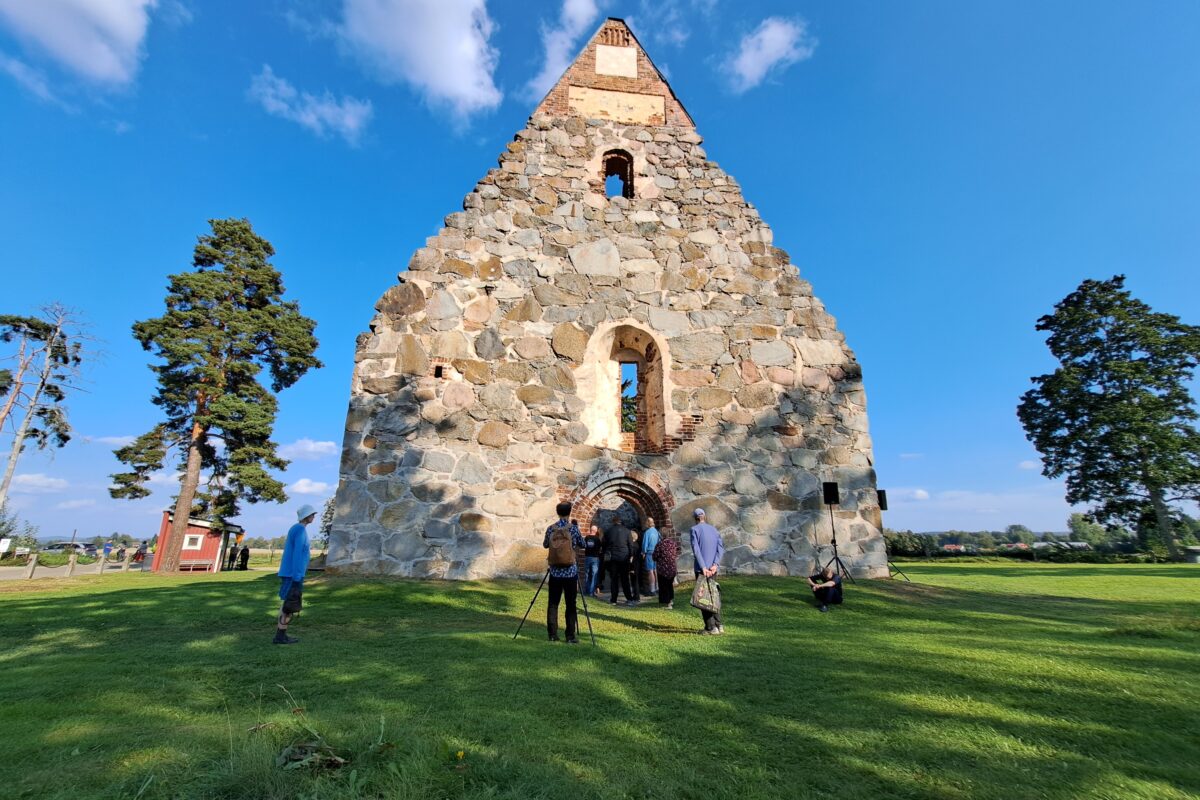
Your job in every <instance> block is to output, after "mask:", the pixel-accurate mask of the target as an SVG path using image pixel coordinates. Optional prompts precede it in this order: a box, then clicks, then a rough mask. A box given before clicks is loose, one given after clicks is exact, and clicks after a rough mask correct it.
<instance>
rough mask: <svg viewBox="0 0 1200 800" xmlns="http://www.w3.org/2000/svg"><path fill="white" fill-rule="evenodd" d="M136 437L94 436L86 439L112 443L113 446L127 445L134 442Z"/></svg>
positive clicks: (99, 442)
mask: <svg viewBox="0 0 1200 800" xmlns="http://www.w3.org/2000/svg"><path fill="white" fill-rule="evenodd" d="M136 438H137V437H136V436H93V437H89V438H87V439H86V441H88V442H95V443H96V444H107V445H112V446H113V447H126V446H128V445H131V444H133V442H134V440H135V439H136Z"/></svg>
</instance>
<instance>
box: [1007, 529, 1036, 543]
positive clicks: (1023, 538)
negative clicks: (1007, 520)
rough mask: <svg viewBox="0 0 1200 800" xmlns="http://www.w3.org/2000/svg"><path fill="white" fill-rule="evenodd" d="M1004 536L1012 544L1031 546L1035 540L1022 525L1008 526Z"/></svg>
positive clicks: (1031, 532) (1030, 532) (1031, 533)
mask: <svg viewBox="0 0 1200 800" xmlns="http://www.w3.org/2000/svg"><path fill="white" fill-rule="evenodd" d="M1004 536H1005V537H1006V538H1007V539H1008V541H1010V542H1012V543H1013V544H1018V543H1019V544H1033V543H1034V541H1035V540H1036V538H1037V537H1035V536H1034V535H1033V531H1031V530H1029V528H1026V527H1025V526H1024V525H1009V526H1008V527H1007V528H1005V529H1004Z"/></svg>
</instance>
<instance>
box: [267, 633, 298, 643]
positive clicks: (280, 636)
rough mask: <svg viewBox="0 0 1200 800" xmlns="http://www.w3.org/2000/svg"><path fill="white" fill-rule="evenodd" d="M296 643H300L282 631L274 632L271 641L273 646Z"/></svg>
mask: <svg viewBox="0 0 1200 800" xmlns="http://www.w3.org/2000/svg"><path fill="white" fill-rule="evenodd" d="M298 641H300V640H299V639H297V638H296V637H294V636H288V635H287V634H286V633H284V632H283V631H275V638H274V639H273V640H272V643H273V644H295V643H296V642H298Z"/></svg>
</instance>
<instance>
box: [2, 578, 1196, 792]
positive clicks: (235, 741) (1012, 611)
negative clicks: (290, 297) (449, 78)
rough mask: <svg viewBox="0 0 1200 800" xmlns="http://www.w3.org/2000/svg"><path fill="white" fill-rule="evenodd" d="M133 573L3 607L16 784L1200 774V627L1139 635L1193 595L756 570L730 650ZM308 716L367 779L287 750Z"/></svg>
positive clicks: (613, 614)
mask: <svg viewBox="0 0 1200 800" xmlns="http://www.w3.org/2000/svg"><path fill="white" fill-rule="evenodd" d="M1002 569H1007V568H1002ZM1035 569H1036V568H1035ZM977 571H978V568H975V571H973V573H972V574H975V573H976V572H977ZM989 574H991V573H989ZM1017 577H1024V578H1030V579H1031V580H1032V579H1034V578H1036V577H1037V576H1036V575H1034V576H1030V575H1020V576H1017ZM110 581H111V579H110V578H106V579H104V580H102V581H100V580H98V581H94V582H90V583H86V584H85V583H79V584H76V585H73V586H72V587H69V588H66V589H62V590H60V591H58V592H57V593H49V592H39V593H36V594H25V595H14V594H8V595H4V596H0V639H2V640H3V641H5V642H14V643H17V644H16V646H15V647H13V648H6V650H7V652H0V674H2V675H3V676H4V679H5V686H6V693H5V702H4V703H3V704H2V705H0V731H3V733H0V747H2V748H3V750H4V752H6V754H7V756H6V758H5V763H6V764H8V765H13V764H18V765H22V766H21V769H20V770H19V771H17V772H16V774H13V775H5V776H4V777H5V778H6V781H5V783H4V785H5V786H6V787H8V788H7V790H6V791H10V792H13V793H14V794H13V795H12V796H15V797H31V798H32V797H38V798H41V797H56V796H57V797H71V798H79V797H123V796H129V797H132V796H134V795H135V794H137V792H138V791H139V790H142V797H143V798H152V797H173V796H186V797H281V798H282V797H300V796H311V797H350V796H364V797H376V796H379V797H383V796H389V797H393V796H411V797H459V796H489V797H514V798H515V797H522V798H524V797H571V798H600V797H625V796H633V797H684V798H688V797H697V798H698V797H705V798H712V797H738V798H745V797H780V796H788V797H809V796H811V797H824V796H830V795H834V794H837V795H841V796H846V797H863V796H879V797H912V798H918V797H919V798H962V797H972V798H976V797H978V798H988V797H996V798H1000V797H1004V798H1012V797H1032V796H1039V797H1063V798H1066V797H1079V796H1087V795H1089V794H1107V795H1111V796H1129V797H1172V796H1175V797H1183V796H1185V793H1188V792H1197V791H1200V779H1198V778H1197V775H1196V773H1195V772H1194V770H1192V769H1191V767H1190V764H1192V763H1194V755H1195V750H1196V744H1197V741H1198V737H1200V728H1198V725H1197V722H1196V718H1195V717H1196V715H1195V714H1194V710H1195V708H1196V707H1197V704H1198V703H1200V689H1198V681H1197V678H1196V675H1197V672H1198V670H1197V668H1198V667H1200V657H1198V656H1197V655H1196V646H1197V644H1200V635H1197V634H1196V633H1194V632H1193V633H1189V632H1187V631H1186V630H1184V632H1183V633H1182V634H1181V635H1182V638H1181V639H1179V640H1178V641H1176V640H1159V639H1155V640H1152V641H1149V642H1148V641H1146V640H1145V639H1144V638H1141V637H1137V636H1126V635H1123V634H1120V633H1114V631H1119V630H1121V629H1123V628H1133V627H1136V626H1137V625H1138V624H1139V622H1138V621H1139V620H1155V621H1158V622H1159V623H1161V622H1162V621H1163V620H1170V619H1172V618H1173V615H1177V614H1179V613H1180V611H1181V608H1180V604H1179V603H1174V604H1172V603H1165V602H1140V603H1139V602H1128V603H1121V602H1116V601H1105V600H1081V599H1079V598H1065V597H1043V596H1039V595H1037V594H1031V595H1013V594H1002V593H996V592H990V591H984V590H976V589H946V588H938V587H930V586H922V585H917V584H905V583H888V582H866V583H860V584H857V585H854V586H850V587H848V588H847V604H846V605H845V606H842V607H839V608H836V609H834V610H833V611H832V612H831V613H829V614H817V613H816V612H815V611H814V610H813V609H812V606H811V603H810V600H811V594H810V593H809V592H808V591H807V589H806V588H804V586H803V583H802V582H799V581H796V580H790V581H789V580H783V579H745V578H740V579H739V578H734V579H726V581H724V582H723V588H724V589H725V598H726V603H727V608H726V610H725V617H726V623H727V626H728V630H729V633H728V634H727V635H726V636H725V637H702V636H698V635H693V633H692V632H693V631H695V630H696V629H698V628H699V622H700V618H699V614H698V613H697V612H695V611H694V610H692V609H690V608H683V607H680V608H678V609H676V610H675V611H665V610H663V609H660V608H657V607H655V606H654V605H653V604H647V605H646V606H643V607H638V608H624V607H613V606H610V605H607V604H596V603H589V605H590V607H591V609H592V622H593V625H594V627H595V632H596V636H597V641H598V642H599V644H600V647H598V648H592V647H591V646H590V644H586V643H585V644H583V645H581V646H579V647H568V646H566V645H551V644H549V643H547V642H545V640H544V636H545V628H544V619H545V596H544V595H545V593H544V592H543V596H542V597H541V598H539V601H538V603H537V605H536V606H535V607H534V609H533V611H532V612H531V613H530V616H529V620H528V622H527V623H526V625H525V629H524V630H523V631H522V634H521V636H520V637H519V638H518V639H517V640H516V641H514V640H513V639H512V634H513V631H514V630H515V629H516V627H517V623H518V622H519V620H520V617H521V615H522V614H524V612H525V609H526V608H527V607H528V605H529V600H530V599H531V598H532V597H533V592H534V590H535V588H536V584H531V583H524V582H519V581H497V582H492V583H445V582H432V581H431V582H417V581H386V580H349V579H338V578H328V579H315V580H313V579H310V582H309V586H308V587H307V591H306V596H305V600H306V611H305V612H304V614H302V615H301V617H300V618H299V620H298V621H297V623H296V625H295V628H294V632H295V633H296V635H298V636H300V637H301V639H302V642H301V644H299V645H296V646H292V647H277V646H272V645H271V644H270V643H269V641H270V637H271V634H272V621H271V620H272V615H273V613H274V611H275V609H276V606H277V603H278V599H277V597H276V595H275V590H276V587H277V582H276V579H275V578H274V577H273V576H269V575H268V576H263V577H261V578H253V577H249V578H246V577H237V578H232V579H231V578H222V576H213V578H211V579H207V578H204V579H194V580H169V579H157V578H155V579H150V581H140V582H139V581H138V580H137V579H122V580H121V582H119V583H110ZM147 583H150V584H152V585H146V584H147ZM680 599H681V600H682V601H683V603H681V606H682V605H683V604H685V603H686V598H680ZM1197 605H1198V604H1197V602H1196V601H1195V600H1191V601H1190V602H1189V603H1188V604H1186V605H1185V607H1184V609H1183V610H1184V611H1185V612H1186V611H1190V612H1191V613H1192V614H1193V615H1194V613H1195V612H1196V610H1197ZM580 611H581V613H580V624H581V631H582V633H583V635H584V636H585V637H586V623H585V622H584V618H583V615H582V608H581V610H580ZM681 631H686V632H681ZM585 642H586V639H585ZM281 686H283V687H286V689H287V693H286V694H285V692H284V691H283V690H282V689H281V688H280V687H281ZM291 698H295V703H296V706H295V707H294V706H293V703H292V700H291ZM296 707H302V708H303V719H305V720H307V721H308V723H309V724H311V725H312V726H313V728H314V729H316V730H318V731H319V732H320V733H321V734H322V735H323V736H325V737H326V738H327V739H328V740H329V741H331V742H332V743H334V744H336V745H338V746H340V747H343V748H345V749H346V750H347V752H348V753H349V754H350V755H351V759H352V761H351V763H352V766H353V768H354V777H353V778H351V776H350V770H349V769H343V770H339V771H336V772H331V773H327V774H314V773H310V772H306V771H295V772H283V771H281V770H278V769H276V768H275V767H274V766H273V764H272V763H271V757H272V756H273V754H274V753H275V752H278V749H279V747H281V746H282V745H283V744H285V743H286V742H287V741H290V740H291V739H292V738H295V737H296V736H297V735H298V734H299V727H298V722H297V720H298V719H299V718H300V717H301V715H300V714H298V713H295V709H296ZM264 724H265V725H267V727H265V728H262V729H259V732H257V733H253V734H251V733H248V730H249V729H250V728H252V727H254V726H257V725H264ZM1164 731H1171V732H1173V734H1174V735H1172V736H1170V737H1165V736H1163V735H1162V733H1163V732H1164ZM373 742H375V743H379V742H386V743H387V745H388V746H387V747H378V748H374V745H373ZM373 748H374V749H373ZM460 750H461V751H463V753H464V758H463V759H461V760H460V759H458V758H457V752H458V751H460ZM147 781H149V783H147ZM352 782H357V783H360V784H361V785H357V786H352V785H351V783H352ZM143 787H144V788H143Z"/></svg>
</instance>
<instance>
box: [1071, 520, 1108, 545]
mask: <svg viewBox="0 0 1200 800" xmlns="http://www.w3.org/2000/svg"><path fill="white" fill-rule="evenodd" d="M1067 528H1068V529H1069V530H1070V531H1071V541H1073V542H1087V543H1088V544H1090V545H1091V546H1092V547H1099V546H1101V545H1104V544H1107V543H1108V540H1109V536H1108V531H1106V530H1105V529H1104V526H1103V525H1101V524H1099V523H1098V522H1092V521H1091V520H1090V519H1088V518H1087V515H1086V514H1080V513H1079V512H1075V513H1074V514H1072V515H1071V516H1070V517H1068V518H1067Z"/></svg>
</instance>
